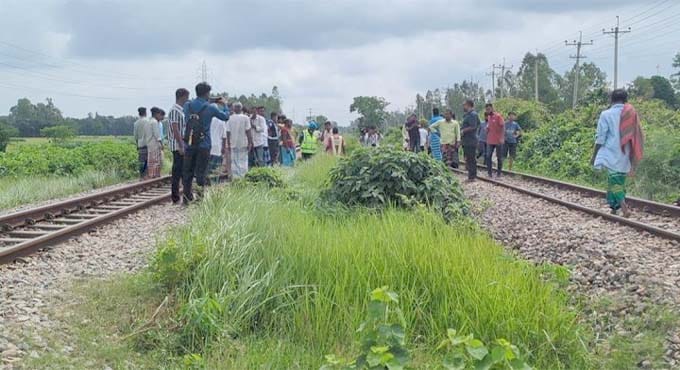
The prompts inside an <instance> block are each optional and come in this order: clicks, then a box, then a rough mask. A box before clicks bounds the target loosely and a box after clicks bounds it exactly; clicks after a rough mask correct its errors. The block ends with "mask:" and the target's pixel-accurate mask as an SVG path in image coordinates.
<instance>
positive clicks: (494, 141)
mask: <svg viewBox="0 0 680 370" xmlns="http://www.w3.org/2000/svg"><path fill="white" fill-rule="evenodd" d="M485 109H486V113H487V114H488V116H487V118H486V131H487V133H486V167H487V170H488V171H489V177H492V175H493V171H492V170H493V168H492V165H493V162H492V161H491V157H492V156H493V153H494V151H495V152H496V160H497V161H498V170H497V175H496V176H497V177H501V173H502V171H503V144H504V143H505V121H504V120H503V116H501V115H500V114H499V113H497V112H495V111H494V110H493V104H491V103H487V104H486V106H485Z"/></svg>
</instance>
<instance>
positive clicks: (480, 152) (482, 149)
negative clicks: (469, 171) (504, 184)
mask: <svg viewBox="0 0 680 370" xmlns="http://www.w3.org/2000/svg"><path fill="white" fill-rule="evenodd" d="M488 117H489V115H488V114H486V112H484V121H482V122H480V123H479V127H478V128H477V139H478V140H479V144H478V145H477V159H479V158H480V157H482V159H483V160H484V163H486V132H487V129H486V128H487V125H486V119H487V118H488Z"/></svg>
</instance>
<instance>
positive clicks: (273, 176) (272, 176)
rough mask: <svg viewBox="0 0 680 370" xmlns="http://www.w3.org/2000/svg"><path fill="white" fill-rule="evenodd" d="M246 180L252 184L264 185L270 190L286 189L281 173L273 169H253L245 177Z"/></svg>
mask: <svg viewBox="0 0 680 370" xmlns="http://www.w3.org/2000/svg"><path fill="white" fill-rule="evenodd" d="M244 180H245V181H246V182H248V183H251V184H257V185H264V186H266V187H269V188H282V187H284V185H285V184H284V182H283V178H282V177H281V172H280V171H279V170H277V169H275V168H271V167H257V168H252V169H250V171H248V173H246V175H245V176H244Z"/></svg>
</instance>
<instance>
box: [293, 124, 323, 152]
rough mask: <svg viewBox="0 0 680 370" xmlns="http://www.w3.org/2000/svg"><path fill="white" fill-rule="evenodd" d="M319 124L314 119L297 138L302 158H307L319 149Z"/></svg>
mask: <svg viewBox="0 0 680 370" xmlns="http://www.w3.org/2000/svg"><path fill="white" fill-rule="evenodd" d="M318 128H319V125H317V124H316V122H314V121H310V122H309V123H308V124H307V130H305V131H303V132H302V133H301V134H300V137H299V138H298V142H299V143H300V152H302V159H303V160H305V159H309V158H312V157H313V156H314V154H316V152H317V151H318V149H319V131H318V130H317V129H318Z"/></svg>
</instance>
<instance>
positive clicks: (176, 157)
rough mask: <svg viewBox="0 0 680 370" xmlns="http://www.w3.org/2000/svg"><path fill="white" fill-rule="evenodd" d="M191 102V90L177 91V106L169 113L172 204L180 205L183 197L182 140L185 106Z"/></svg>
mask: <svg viewBox="0 0 680 370" xmlns="http://www.w3.org/2000/svg"><path fill="white" fill-rule="evenodd" d="M187 100H189V90H187V89H183V88H180V89H177V91H175V104H174V105H173V106H172V108H170V112H169V113H168V123H169V125H170V127H169V130H168V147H169V148H170V151H171V152H172V173H171V175H172V183H171V186H170V189H171V194H172V195H171V199H172V203H174V204H177V203H179V201H180V199H181V197H180V193H179V184H180V182H181V181H182V164H183V162H184V140H182V133H183V132H184V131H185V130H186V123H185V120H184V108H183V107H184V104H185V103H186V102H187Z"/></svg>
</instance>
